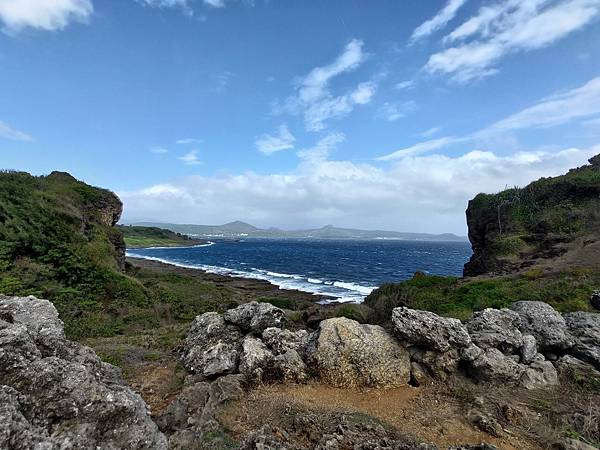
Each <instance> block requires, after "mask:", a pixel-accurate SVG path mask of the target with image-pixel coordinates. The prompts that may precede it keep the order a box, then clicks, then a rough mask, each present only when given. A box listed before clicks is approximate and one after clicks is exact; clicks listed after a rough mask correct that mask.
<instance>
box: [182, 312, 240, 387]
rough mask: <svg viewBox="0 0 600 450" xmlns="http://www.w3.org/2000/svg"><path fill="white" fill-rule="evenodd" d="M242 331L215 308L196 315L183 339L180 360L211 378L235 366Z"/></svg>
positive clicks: (196, 371)
mask: <svg viewBox="0 0 600 450" xmlns="http://www.w3.org/2000/svg"><path fill="white" fill-rule="evenodd" d="M242 338H243V336H242V333H241V332H240V330H239V329H238V328H237V327H236V326H234V325H230V324H227V323H225V320H224V319H223V316H221V315H220V314H217V313H215V312H208V313H204V314H202V315H201V316H198V317H196V319H195V320H194V322H193V323H192V326H191V328H190V331H189V332H188V336H187V338H186V340H185V344H184V348H183V355H182V362H183V365H184V367H185V368H186V369H187V370H189V371H190V372H192V373H197V374H200V375H203V376H205V377H208V378H211V377H216V376H219V375H224V374H227V373H233V372H235V371H236V370H237V367H238V361H239V355H240V352H241V347H242Z"/></svg>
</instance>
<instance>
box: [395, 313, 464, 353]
mask: <svg viewBox="0 0 600 450" xmlns="http://www.w3.org/2000/svg"><path fill="white" fill-rule="evenodd" d="M392 325H393V327H394V333H395V335H396V336H397V337H398V339H400V340H401V341H405V342H407V343H408V344H410V345H419V346H423V347H427V348H430V349H432V350H436V351H439V352H445V351H447V350H449V349H450V348H452V347H466V346H467V345H469V343H470V342H471V338H470V336H469V333H468V332H467V329H466V328H465V326H464V325H463V324H462V323H461V322H460V320H458V319H450V318H447V317H441V316H438V315H437V314H434V313H432V312H429V311H418V310H414V309H410V308H405V307H400V308H394V310H393V311H392Z"/></svg>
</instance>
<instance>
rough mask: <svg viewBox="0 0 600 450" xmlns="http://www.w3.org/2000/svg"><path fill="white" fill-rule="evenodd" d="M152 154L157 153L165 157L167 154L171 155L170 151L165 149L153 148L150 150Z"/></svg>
mask: <svg viewBox="0 0 600 450" xmlns="http://www.w3.org/2000/svg"><path fill="white" fill-rule="evenodd" d="M150 153H155V154H157V155H164V154H165V153H169V150H167V149H166V148H163V147H152V148H151V149H150Z"/></svg>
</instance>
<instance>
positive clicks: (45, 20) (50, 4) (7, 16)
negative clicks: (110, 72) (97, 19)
mask: <svg viewBox="0 0 600 450" xmlns="http://www.w3.org/2000/svg"><path fill="white" fill-rule="evenodd" d="M93 11H94V7H93V5H92V2H91V0H0V21H2V23H3V24H4V27H3V31H5V32H6V33H9V34H10V33H15V32H18V31H19V30H21V29H23V28H28V27H30V28H37V29H40V30H46V31H54V30H61V29H63V28H65V27H66V26H67V25H68V24H69V23H71V22H86V21H87V20H88V19H89V17H90V15H91V14H92V12H93Z"/></svg>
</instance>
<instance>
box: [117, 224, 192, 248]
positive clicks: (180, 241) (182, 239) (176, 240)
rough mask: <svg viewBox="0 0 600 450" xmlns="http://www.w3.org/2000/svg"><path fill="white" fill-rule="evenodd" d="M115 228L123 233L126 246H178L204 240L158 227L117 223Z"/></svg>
mask: <svg viewBox="0 0 600 450" xmlns="http://www.w3.org/2000/svg"><path fill="white" fill-rule="evenodd" d="M117 229H118V230H119V231H120V232H121V233H122V234H123V238H124V239H125V244H126V245H127V247H128V248H135V247H178V246H187V245H196V244H201V243H203V242H204V241H201V240H197V239H192V238H190V237H189V236H186V235H184V234H180V233H174V232H173V231H170V230H165V229H163V228H158V227H140V226H132V225H119V226H117Z"/></svg>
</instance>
